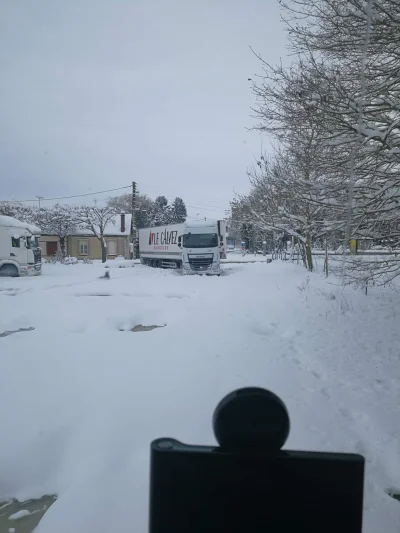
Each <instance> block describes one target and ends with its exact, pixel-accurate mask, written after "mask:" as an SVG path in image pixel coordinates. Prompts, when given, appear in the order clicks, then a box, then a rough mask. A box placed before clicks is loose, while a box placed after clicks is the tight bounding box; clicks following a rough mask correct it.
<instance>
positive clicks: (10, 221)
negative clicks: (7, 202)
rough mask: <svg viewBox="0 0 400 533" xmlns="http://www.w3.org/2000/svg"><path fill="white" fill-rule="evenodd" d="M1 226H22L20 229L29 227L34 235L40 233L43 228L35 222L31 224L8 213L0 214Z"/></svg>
mask: <svg viewBox="0 0 400 533" xmlns="http://www.w3.org/2000/svg"><path fill="white" fill-rule="evenodd" d="M0 226H6V227H9V228H20V229H27V230H28V231H30V232H31V233H33V234H34V235H40V233H41V232H42V230H41V229H40V228H39V227H38V226H35V225H34V224H29V223H28V222H22V221H21V220H18V219H17V218H14V217H8V216H6V215H0Z"/></svg>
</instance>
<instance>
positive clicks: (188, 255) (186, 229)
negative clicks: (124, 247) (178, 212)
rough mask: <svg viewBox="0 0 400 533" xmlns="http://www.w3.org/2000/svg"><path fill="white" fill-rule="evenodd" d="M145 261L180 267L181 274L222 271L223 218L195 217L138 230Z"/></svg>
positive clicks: (164, 266)
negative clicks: (204, 218) (205, 218)
mask: <svg viewBox="0 0 400 533" xmlns="http://www.w3.org/2000/svg"><path fill="white" fill-rule="evenodd" d="M139 255H140V261H141V263H142V264H144V265H148V266H152V267H161V268H178V269H182V272H183V273H184V274H212V275H218V276H219V275H220V274H221V264H220V260H221V259H225V258H226V225H225V221H224V220H196V221H191V222H183V223H182V224H169V225H166V226H156V227H153V228H144V229H140V230H139Z"/></svg>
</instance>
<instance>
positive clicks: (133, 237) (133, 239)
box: [131, 181, 136, 259]
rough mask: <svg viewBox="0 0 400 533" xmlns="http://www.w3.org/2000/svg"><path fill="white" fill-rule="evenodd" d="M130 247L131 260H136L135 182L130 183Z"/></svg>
mask: <svg viewBox="0 0 400 533" xmlns="http://www.w3.org/2000/svg"><path fill="white" fill-rule="evenodd" d="M131 211H132V218H131V245H132V253H131V256H132V259H136V257H135V256H136V252H135V245H136V220H135V219H136V217H135V213H136V181H132V202H131Z"/></svg>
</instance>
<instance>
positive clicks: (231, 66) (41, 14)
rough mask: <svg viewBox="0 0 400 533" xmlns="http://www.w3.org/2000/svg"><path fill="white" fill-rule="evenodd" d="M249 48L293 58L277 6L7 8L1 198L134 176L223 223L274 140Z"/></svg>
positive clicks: (273, 58)
mask: <svg viewBox="0 0 400 533" xmlns="http://www.w3.org/2000/svg"><path fill="white" fill-rule="evenodd" d="M249 46H251V47H252V48H253V49H255V50H256V51H257V52H259V53H260V54H261V55H262V56H263V57H264V58H265V59H266V60H267V61H270V62H277V61H279V58H280V57H282V56H285V55H286V48H285V33H284V31H283V28H282V25H281V23H280V13H279V6H278V2H277V1H276V0H247V2H244V1H243V0H197V1H196V2H195V1H193V0H169V1H168V0H158V1H155V0H68V1H67V0H1V2H0V72H1V75H0V172H1V179H0V199H3V200H4V199H26V198H32V197H34V196H36V195H41V196H46V197H54V196H64V195H73V194H80V193H87V192H94V191H99V190H103V189H112V188H114V187H123V186H125V185H128V184H129V183H130V182H131V181H132V180H135V181H136V182H137V184H138V188H139V191H141V192H148V193H150V195H151V196H152V197H155V196H156V195H159V194H165V195H166V196H167V197H171V198H173V197H175V196H181V197H182V198H183V199H184V200H185V201H186V203H187V204H188V206H189V213H190V214H191V215H196V213H200V214H201V215H209V216H214V215H215V216H219V215H221V214H223V212H224V208H226V207H228V204H229V201H230V200H231V198H232V196H233V190H234V189H236V190H238V191H240V192H245V191H246V190H247V189H248V180H247V177H246V174H245V171H246V167H248V166H249V165H250V164H251V163H252V161H253V160H254V157H256V156H257V155H258V153H259V151H260V146H261V142H263V144H264V146H266V145H267V144H268V140H267V139H261V138H260V137H259V135H257V134H256V133H249V132H248V131H247V130H246V128H248V127H251V126H252V125H253V124H254V121H253V119H252V118H251V116H250V115H251V110H250V106H251V105H252V104H253V103H254V100H253V96H252V94H251V92H250V88H249V82H248V78H249V77H252V76H253V75H254V73H255V72H260V65H259V63H258V61H257V59H256V58H255V57H254V55H253V54H252V53H251V51H250V49H249ZM115 194H117V193H115ZM107 196H109V195H101V196H99V197H98V200H104V199H105V198H106V197H107ZM84 200H86V201H88V202H91V201H92V198H91V197H88V198H87V199H84ZM44 205H45V204H44Z"/></svg>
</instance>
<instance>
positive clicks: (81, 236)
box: [39, 215, 132, 259]
mask: <svg viewBox="0 0 400 533" xmlns="http://www.w3.org/2000/svg"><path fill="white" fill-rule="evenodd" d="M131 217H132V215H117V216H116V217H115V222H114V223H108V224H107V226H106V229H105V231H104V237H105V240H106V243H107V259H114V258H115V257H117V256H119V255H122V256H123V257H125V258H126V259H129V243H130V231H131ZM65 243H66V246H65V248H66V255H70V256H71V257H76V258H77V259H101V245H100V241H99V239H98V238H97V237H95V236H94V235H93V233H92V232H90V231H89V230H78V231H77V232H76V233H75V234H74V235H69V236H68V237H66V239H65ZM39 246H40V248H41V249H42V256H43V257H47V258H49V257H53V256H55V255H57V253H61V247H60V239H59V238H58V237H57V236H55V235H41V237H40V239H39Z"/></svg>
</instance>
